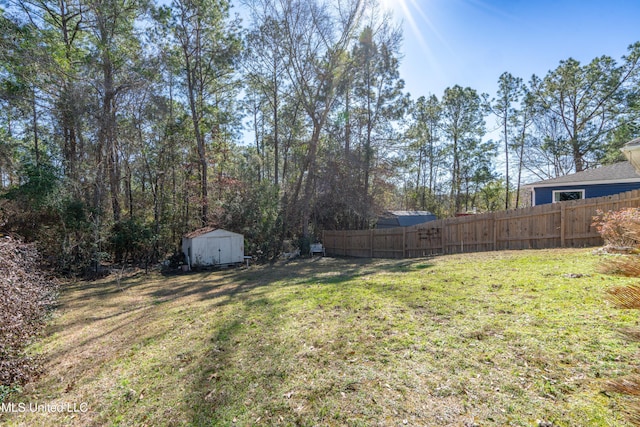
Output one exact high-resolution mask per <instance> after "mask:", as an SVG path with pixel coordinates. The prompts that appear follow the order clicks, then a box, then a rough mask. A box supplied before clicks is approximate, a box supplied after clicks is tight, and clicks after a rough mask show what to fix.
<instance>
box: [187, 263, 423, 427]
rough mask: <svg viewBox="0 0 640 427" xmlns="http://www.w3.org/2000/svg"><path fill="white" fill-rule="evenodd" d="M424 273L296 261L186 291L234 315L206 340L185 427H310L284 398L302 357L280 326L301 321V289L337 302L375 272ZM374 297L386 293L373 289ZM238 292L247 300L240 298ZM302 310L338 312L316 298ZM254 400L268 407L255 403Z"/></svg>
mask: <svg viewBox="0 0 640 427" xmlns="http://www.w3.org/2000/svg"><path fill="white" fill-rule="evenodd" d="M431 266H432V264H431V263H430V262H428V261H425V260H422V261H419V260H418V261H416V260H370V259H322V258H316V259H311V260H304V259H303V260H298V261H293V262H289V263H287V265H285V266H282V265H275V266H262V267H260V268H257V269H255V270H254V271H252V270H251V269H249V270H244V271H240V272H238V273H237V275H236V277H234V280H233V282H234V285H233V286H225V287H219V286H217V285H212V286H196V287H195V289H189V287H185V289H183V290H182V292H186V293H187V295H192V294H194V293H198V292H199V291H201V292H202V294H200V295H201V297H202V298H214V297H221V296H227V297H228V298H226V299H224V300H222V301H220V302H219V303H217V304H216V305H227V304H236V305H238V309H237V310H236V311H235V312H234V313H233V314H232V315H229V316H228V318H227V319H226V320H225V322H224V323H223V325H222V326H221V327H220V328H218V329H217V331H216V332H215V333H214V334H213V335H212V337H211V338H210V344H209V349H208V351H207V355H206V358H205V359H204V360H203V361H202V365H201V366H198V367H197V368H196V372H199V376H196V379H195V381H194V383H193V387H192V389H191V392H190V393H189V394H188V396H187V399H188V401H189V406H190V408H192V414H191V424H192V425H196V426H200V425H230V423H233V422H234V421H233V420H234V419H235V418H236V417H237V418H238V419H239V420H240V421H238V422H239V423H240V424H243V423H245V422H249V423H254V422H256V420H259V421H260V423H261V424H264V425H310V424H309V422H310V421H309V420H307V419H305V418H304V416H303V415H301V414H300V413H298V412H297V411H296V410H295V409H294V408H293V407H292V405H293V403H292V402H293V401H292V400H291V394H290V392H287V388H286V387H287V378H288V372H290V369H291V368H292V367H295V369H299V365H300V363H301V362H302V361H300V360H298V359H297V354H298V353H299V352H300V350H301V349H300V348H297V347H296V346H299V342H297V341H296V338H299V337H291V336H290V335H288V334H290V333H291V332H286V331H285V325H284V324H283V323H286V321H294V322H295V321H296V320H295V319H298V318H299V317H300V316H301V315H303V314H301V313H300V312H298V311H297V310H296V311H294V310H295V308H292V307H297V306H296V303H298V302H299V301H297V300H299V299H301V298H302V299H304V298H309V297H311V295H314V293H315V291H311V290H310V291H309V292H308V293H307V292H305V288H307V287H308V286H326V293H328V294H329V295H332V294H333V295H334V296H336V301H339V299H340V298H341V297H345V296H346V297H348V295H349V289H347V288H341V286H340V285H343V284H347V283H348V282H351V281H353V280H354V279H357V278H360V277H366V276H369V275H374V274H379V273H381V272H388V273H403V272H407V271H417V270H423V269H427V268H430V267H431ZM271 283H277V286H278V287H279V289H284V290H285V291H284V292H283V293H278V294H277V296H274V295H273V294H272V293H271V292H270V289H269V288H268V286H269V285H270V284H271ZM294 286H298V287H300V289H296V290H294V291H292V292H290V291H286V288H288V287H294ZM198 289H199V291H197V290H198ZM249 291H251V292H250V293H249ZM373 291H374V292H382V293H387V291H386V290H385V289H384V288H383V287H381V286H378V285H375V287H374V289H373ZM245 292H246V293H247V296H246V297H243V296H242V294H243V293H245ZM322 293H325V291H323V292H322ZM389 297H391V295H389V294H387V295H384V298H389ZM308 302H309V303H310V304H309V307H310V308H311V309H312V310H315V309H317V310H325V311H326V310H328V311H331V310H334V309H336V310H342V308H340V307H338V306H336V307H337V308H336V307H334V306H333V305H330V307H327V308H325V309H323V308H321V307H322V306H321V305H320V300H317V298H315V297H311V298H310V300H309V301H308ZM322 303H324V301H323V302H322ZM403 303H405V302H403ZM313 307H318V308H313ZM356 310H357V309H356ZM283 319H284V320H285V322H283ZM291 319H293V320H291ZM256 323H258V326H255V324H256ZM301 327H302V328H304V327H305V326H301ZM307 327H310V326H307ZM293 333H294V334H295V332H293ZM303 333H304V332H303ZM326 338H327V340H329V341H332V342H333V341H335V342H336V344H335V345H336V347H339V346H340V344H339V343H337V342H338V341H340V337H338V336H336V337H326ZM288 340H292V342H291V343H290V345H287V344H285V343H286V342H287V341H288ZM298 340H299V339H298ZM340 348H341V347H340ZM247 349H250V351H251V353H250V354H246V352H247ZM341 351H342V350H341ZM344 351H347V350H344ZM335 357H338V358H340V357H341V356H335ZM247 358H249V359H250V360H249V361H247ZM265 361H267V362H265ZM302 363H303V362H302ZM336 387H338V388H337V389H336V390H334V389H330V390H325V391H324V392H323V393H338V394H339V393H340V392H341V391H343V390H342V389H341V388H340V387H341V386H336ZM313 390H315V391H313V393H316V392H318V393H319V391H318V390H316V389H315V388H314V389H313ZM261 397H262V398H264V399H267V401H262V399H261ZM310 398H311V397H310ZM311 399H312V400H313V399H315V398H311ZM258 401H260V402H259V403H260V405H259V407H260V408H261V412H260V413H256V412H254V410H253V408H252V406H254V405H252V402H256V403H258ZM318 404H320V403H318Z"/></svg>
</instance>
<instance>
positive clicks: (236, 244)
mask: <svg viewBox="0 0 640 427" xmlns="http://www.w3.org/2000/svg"><path fill="white" fill-rule="evenodd" d="M182 252H183V253H184V255H185V257H186V259H187V263H188V264H189V267H213V266H228V265H233V264H242V262H243V261H244V236H243V235H242V234H238V233H233V232H231V231H227V230H223V229H213V228H201V229H199V230H196V231H193V232H191V233H189V234H186V235H185V236H184V237H183V238H182Z"/></svg>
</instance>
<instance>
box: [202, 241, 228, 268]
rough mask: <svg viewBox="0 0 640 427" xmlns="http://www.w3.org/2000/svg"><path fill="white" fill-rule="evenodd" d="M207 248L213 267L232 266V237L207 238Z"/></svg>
mask: <svg viewBox="0 0 640 427" xmlns="http://www.w3.org/2000/svg"><path fill="white" fill-rule="evenodd" d="M206 246H207V253H208V254H209V256H210V257H211V258H210V259H211V261H212V264H213V265H219V264H230V263H231V262H232V261H231V237H228V236H223V237H209V238H207V245H206Z"/></svg>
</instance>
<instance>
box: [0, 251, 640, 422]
mask: <svg viewBox="0 0 640 427" xmlns="http://www.w3.org/2000/svg"><path fill="white" fill-rule="evenodd" d="M601 261H602V257H599V256H595V255H592V254H591V250H585V249H582V250H569V249H567V250H541V251H518V252H497V253H483V254H467V255H456V256H443V257H435V258H431V259H417V260H357V259H331V258H314V259H310V260H309V259H306V260H299V261H293V262H290V263H287V264H279V265H274V266H252V267H251V268H249V269H238V270H229V271H220V272H204V273H193V274H185V275H177V276H168V277H164V276H162V275H160V274H158V273H154V274H150V275H144V274H142V273H141V274H138V275H135V276H132V277H128V278H125V279H123V280H122V281H118V280H116V279H115V278H113V277H112V278H108V279H106V280H102V281H96V282H89V283H87V282H79V283H76V284H73V285H69V286H68V287H67V288H66V291H65V292H64V293H63V295H62V300H61V306H60V308H59V310H58V311H57V312H56V314H55V317H54V319H53V320H52V322H51V324H50V326H49V327H48V329H47V331H46V335H45V337H44V338H43V340H42V341H41V342H40V343H39V344H38V345H37V346H36V348H34V351H35V352H38V353H41V354H43V355H44V357H45V358H46V364H45V374H44V375H43V377H42V378H41V379H40V380H39V381H38V382H37V383H35V384H34V385H32V386H29V387H27V388H25V390H24V391H23V393H22V394H21V395H19V396H13V397H12V398H11V399H10V402H13V403H18V402H22V403H27V404H28V403H30V402H33V403H39V404H49V405H61V404H66V405H69V406H68V407H69V408H70V409H73V408H74V406H73V405H76V406H75V408H76V409H79V408H80V406H79V405H80V404H81V403H84V404H86V407H85V406H82V409H87V411H86V412H81V411H78V412H63V413H46V411H40V412H35V413H31V412H29V411H27V412H26V413H14V414H7V413H4V414H2V415H0V423H7V424H8V425H30V426H31V425H46V426H49V425H100V426H102V425H113V426H116V425H119V426H134V425H135V426H140V425H149V426H160V425H220V426H230V425H237V426H252V425H256V426H260V425H264V426H269V425H283V426H284V425H302V426H334V425H335V426H343V425H344V426H377V425H380V426H393V425H397V426H402V425H409V426H465V427H468V426H476V425H477V426H505V425H514V426H537V425H538V423H539V420H543V421H545V422H550V423H553V425H554V426H624V425H627V424H626V423H625V421H624V418H623V415H622V412H621V411H622V409H623V407H624V404H625V399H626V398H625V397H621V396H619V395H615V394H612V393H608V392H606V390H605V389H606V381H607V380H608V379H612V378H615V377H618V376H620V375H624V374H627V373H629V372H631V371H632V370H633V364H634V361H635V360H636V359H635V354H636V350H637V349H636V346H635V345H632V344H628V343H627V342H625V341H624V340H623V339H622V338H621V337H620V335H619V334H618V330H619V328H621V327H627V326H635V325H637V322H638V315H637V313H636V312H630V311H621V310H616V309H614V308H612V307H611V305H610V304H609V303H607V302H606V301H604V299H603V295H604V290H605V289H607V288H609V287H611V286H614V285H622V284H629V283H636V282H637V280H634V279H627V278H617V277H611V276H605V275H601V274H598V273H597V266H598V264H599V263H600V262H601Z"/></svg>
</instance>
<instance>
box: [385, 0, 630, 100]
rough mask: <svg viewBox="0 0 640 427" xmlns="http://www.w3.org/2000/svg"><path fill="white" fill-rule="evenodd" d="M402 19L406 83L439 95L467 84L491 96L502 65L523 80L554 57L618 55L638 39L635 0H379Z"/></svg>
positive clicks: (415, 92) (555, 61) (584, 59)
mask: <svg viewBox="0 0 640 427" xmlns="http://www.w3.org/2000/svg"><path fill="white" fill-rule="evenodd" d="M382 2H383V4H384V5H385V6H386V7H389V8H391V9H392V10H393V11H394V16H395V18H396V19H399V20H402V22H403V30H404V44H403V45H404V48H403V50H404V59H403V61H402V65H401V69H400V73H401V76H402V78H404V80H405V82H406V89H407V91H408V92H410V93H411V95H412V98H414V99H416V98H418V97H419V96H421V95H429V94H435V95H437V96H438V98H441V97H442V94H443V93H444V90H445V88H447V87H451V86H453V85H456V84H458V85H460V86H463V87H465V86H469V87H471V88H473V89H476V90H477V91H478V92H480V93H482V92H485V93H489V95H490V96H492V97H493V96H495V92H496V89H497V81H498V77H499V76H500V74H502V73H503V72H505V71H508V72H510V73H511V74H513V75H514V76H517V77H521V78H523V79H524V80H525V81H528V80H529V79H530V77H531V75H532V74H536V75H537V76H539V77H544V75H546V73H547V72H548V71H549V70H551V69H555V68H556V67H557V66H558V65H559V63H560V61H561V60H565V59H568V58H570V57H571V58H574V59H577V60H578V61H580V62H581V63H582V64H587V63H588V62H590V61H591V60H592V59H593V58H595V57H598V56H602V55H608V56H611V57H612V58H614V59H615V60H616V61H621V60H622V59H621V58H622V56H623V55H625V54H626V53H627V47H628V46H629V45H630V44H632V43H634V42H636V41H640V0H602V1H595V0H556V1H552V0H382Z"/></svg>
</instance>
